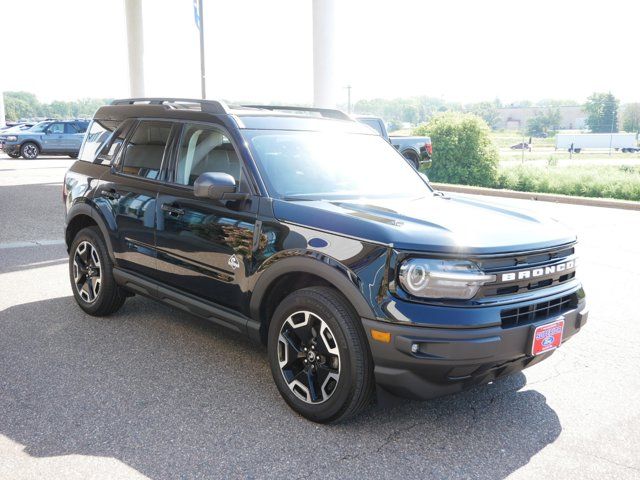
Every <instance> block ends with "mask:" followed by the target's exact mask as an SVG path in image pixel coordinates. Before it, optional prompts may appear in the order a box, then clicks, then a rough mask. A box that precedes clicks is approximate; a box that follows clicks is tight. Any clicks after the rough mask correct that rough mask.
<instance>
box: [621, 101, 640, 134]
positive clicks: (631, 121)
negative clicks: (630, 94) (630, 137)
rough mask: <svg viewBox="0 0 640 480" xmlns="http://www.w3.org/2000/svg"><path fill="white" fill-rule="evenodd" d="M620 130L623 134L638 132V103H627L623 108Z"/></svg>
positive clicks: (639, 108)
mask: <svg viewBox="0 0 640 480" xmlns="http://www.w3.org/2000/svg"><path fill="white" fill-rule="evenodd" d="M622 129H623V130H624V131H625V132H640V103H629V104H627V105H626V106H625V107H624V111H623V112H622Z"/></svg>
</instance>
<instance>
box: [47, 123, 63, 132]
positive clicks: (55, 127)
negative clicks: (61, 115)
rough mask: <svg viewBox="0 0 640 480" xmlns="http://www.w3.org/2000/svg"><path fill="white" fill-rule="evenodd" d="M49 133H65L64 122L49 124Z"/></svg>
mask: <svg viewBox="0 0 640 480" xmlns="http://www.w3.org/2000/svg"><path fill="white" fill-rule="evenodd" d="M48 132H49V133H54V134H55V133H64V123H52V124H51V125H50V126H49V130H48Z"/></svg>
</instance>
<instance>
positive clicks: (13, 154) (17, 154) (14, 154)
mask: <svg viewBox="0 0 640 480" xmlns="http://www.w3.org/2000/svg"><path fill="white" fill-rule="evenodd" d="M7 155H9V156H10V157H11V158H20V154H19V153H7Z"/></svg>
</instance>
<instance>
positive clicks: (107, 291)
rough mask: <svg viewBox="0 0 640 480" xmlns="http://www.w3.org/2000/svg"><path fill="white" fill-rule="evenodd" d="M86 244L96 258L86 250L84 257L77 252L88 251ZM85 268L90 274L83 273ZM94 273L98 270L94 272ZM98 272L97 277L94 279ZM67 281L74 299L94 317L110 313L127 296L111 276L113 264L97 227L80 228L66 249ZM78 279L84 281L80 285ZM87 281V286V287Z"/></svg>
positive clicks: (114, 310)
mask: <svg viewBox="0 0 640 480" xmlns="http://www.w3.org/2000/svg"><path fill="white" fill-rule="evenodd" d="M83 246H84V248H83ZM88 246H90V247H91V248H92V249H94V250H95V257H94V256H93V255H92V253H91V250H89V253H88V254H87V255H88V258H87V257H86V256H85V258H83V253H80V251H81V250H82V252H87V250H88ZM77 256H78V257H77ZM94 258H97V259H98V262H94V261H93V259H94ZM96 264H97V266H96ZM87 270H89V274H87V273H86V272H87ZM83 271H84V272H85V273H84V275H83V274H82V272H83ZM95 272H99V273H98V274H97V275H96V274H95ZM98 275H99V279H98V281H96V277H97V276H98ZM83 277H84V278H83ZM69 280H70V282H71V290H73V296H74V297H75V299H76V302H77V303H78V305H79V306H80V308H82V310H84V311H85V312H87V313H88V314H89V315H94V316H97V317H101V316H105V315H110V314H112V313H114V312H116V311H117V310H118V309H119V308H120V307H122V304H123V303H124V301H125V300H126V298H127V296H126V292H125V291H124V290H123V289H122V288H120V287H119V286H118V285H117V284H116V281H115V279H114V278H113V263H112V262H111V258H109V253H108V252H107V247H106V245H105V242H104V239H103V238H102V233H101V232H100V229H98V227H87V228H83V229H82V230H80V231H79V232H78V234H77V235H76V236H75V238H74V239H73V242H72V243H71V248H70V249H69ZM78 282H82V283H83V286H82V288H81V287H80V285H79V283H78ZM89 284H90V285H91V287H90V288H88V287H87V285H89ZM97 284H99V286H97ZM96 286H97V288H96ZM85 287H87V288H85ZM96 290H97V291H96ZM91 292H93V298H91V295H89V293H91Z"/></svg>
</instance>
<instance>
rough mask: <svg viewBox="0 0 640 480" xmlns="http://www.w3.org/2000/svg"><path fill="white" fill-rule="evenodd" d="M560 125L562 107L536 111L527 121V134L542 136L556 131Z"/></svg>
mask: <svg viewBox="0 0 640 480" xmlns="http://www.w3.org/2000/svg"><path fill="white" fill-rule="evenodd" d="M559 125H560V109H559V108H558V107H556V108H547V110H546V111H544V112H536V114H535V115H534V116H533V118H530V119H529V120H528V121H527V129H526V132H527V135H533V136H534V137H542V136H544V135H546V134H547V133H549V132H555V131H556V130H557V129H558V126H559Z"/></svg>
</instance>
